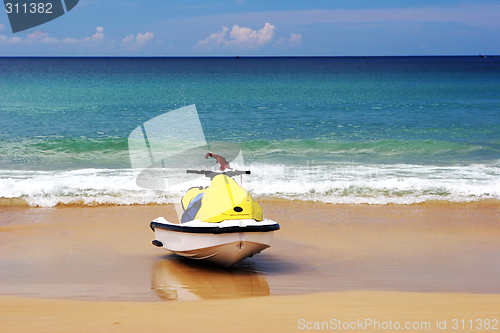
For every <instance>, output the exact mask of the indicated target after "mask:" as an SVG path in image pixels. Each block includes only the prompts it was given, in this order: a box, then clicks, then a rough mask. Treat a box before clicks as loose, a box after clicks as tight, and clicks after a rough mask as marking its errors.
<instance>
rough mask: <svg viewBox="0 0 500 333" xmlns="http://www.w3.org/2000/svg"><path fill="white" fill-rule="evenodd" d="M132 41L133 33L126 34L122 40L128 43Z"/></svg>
mask: <svg viewBox="0 0 500 333" xmlns="http://www.w3.org/2000/svg"><path fill="white" fill-rule="evenodd" d="M133 41H134V34H131V35H128V36H127V37H125V38H123V40H122V42H124V43H129V42H133Z"/></svg>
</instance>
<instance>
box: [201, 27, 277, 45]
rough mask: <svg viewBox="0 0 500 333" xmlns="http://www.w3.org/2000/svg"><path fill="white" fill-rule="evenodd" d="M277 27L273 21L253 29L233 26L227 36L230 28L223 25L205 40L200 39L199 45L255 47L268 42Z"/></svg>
mask: <svg viewBox="0 0 500 333" xmlns="http://www.w3.org/2000/svg"><path fill="white" fill-rule="evenodd" d="M274 30H276V27H275V26H274V25H272V24H271V23H266V24H264V27H263V28H262V29H260V30H258V31H257V30H253V29H251V28H247V27H240V26H238V25H235V26H233V28H232V29H231V32H230V33H229V38H227V37H226V35H227V32H228V31H229V28H227V27H223V28H222V31H221V32H218V33H212V34H210V36H208V37H207V38H205V39H204V40H200V41H198V44H197V46H199V47H210V46H222V47H226V46H228V45H241V46H247V47H249V48H255V47H258V46H260V45H264V44H268V43H269V42H271V40H272V39H273V36H274Z"/></svg>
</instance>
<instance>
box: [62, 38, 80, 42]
mask: <svg viewBox="0 0 500 333" xmlns="http://www.w3.org/2000/svg"><path fill="white" fill-rule="evenodd" d="M62 42H63V43H66V44H78V39H76V38H69V37H67V38H65V39H64V40H63V41H62Z"/></svg>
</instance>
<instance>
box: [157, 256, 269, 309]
mask: <svg viewBox="0 0 500 333" xmlns="http://www.w3.org/2000/svg"><path fill="white" fill-rule="evenodd" d="M151 288H152V289H153V290H154V291H156V294H157V295H158V296H159V297H160V298H161V299H164V300H178V301H188V300H199V299H223V298H224V299H227V298H240V297H252V296H268V295H270V289H269V285H268V283H267V281H266V279H265V278H264V277H263V276H261V275H258V274H257V273H255V272H250V271H243V270H238V269H235V268H232V269H231V268H219V267H213V266H209V265H204V264H202V263H198V262H193V261H190V260H186V259H183V258H177V257H174V256H171V257H170V256H169V257H164V258H162V259H160V260H158V261H157V262H156V263H155V264H154V266H153V278H152V283H151Z"/></svg>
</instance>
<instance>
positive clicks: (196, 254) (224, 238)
mask: <svg viewBox="0 0 500 333" xmlns="http://www.w3.org/2000/svg"><path fill="white" fill-rule="evenodd" d="M151 228H152V229H153V230H154V231H155V237H156V241H155V242H157V243H155V245H158V246H163V247H164V248H166V249H167V250H169V251H171V252H173V253H175V254H178V255H181V256H184V257H187V258H190V259H196V260H206V261H209V262H212V263H215V264H218V265H221V266H226V267H230V266H233V265H235V264H237V263H238V262H240V261H241V260H243V259H245V258H247V257H251V256H253V255H254V254H257V253H259V252H261V251H262V250H264V249H266V248H268V247H269V246H271V241H272V238H273V233H274V230H278V229H279V225H278V224H277V223H276V222H274V221H271V220H264V221H261V222H257V221H255V220H226V221H222V222H220V223H208V222H200V221H198V220H195V221H191V222H187V223H183V224H174V223H170V222H168V221H166V220H165V219H164V218H161V217H160V218H157V219H155V220H154V221H153V222H152V223H151Z"/></svg>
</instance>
